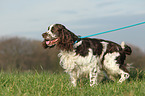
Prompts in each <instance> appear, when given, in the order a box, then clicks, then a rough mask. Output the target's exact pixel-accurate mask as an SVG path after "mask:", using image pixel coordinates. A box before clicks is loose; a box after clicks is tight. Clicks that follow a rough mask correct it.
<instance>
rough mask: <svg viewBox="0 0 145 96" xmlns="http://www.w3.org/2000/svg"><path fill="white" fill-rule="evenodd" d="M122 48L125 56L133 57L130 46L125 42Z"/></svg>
mask: <svg viewBox="0 0 145 96" xmlns="http://www.w3.org/2000/svg"><path fill="white" fill-rule="evenodd" d="M121 47H122V49H123V52H124V53H125V54H127V55H131V53H132V50H131V48H130V47H129V46H128V45H126V44H125V42H124V41H123V42H122V43H121Z"/></svg>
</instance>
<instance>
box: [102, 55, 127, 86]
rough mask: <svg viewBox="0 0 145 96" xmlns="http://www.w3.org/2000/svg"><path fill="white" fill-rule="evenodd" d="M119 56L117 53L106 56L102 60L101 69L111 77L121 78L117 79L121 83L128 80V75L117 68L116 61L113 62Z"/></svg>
mask: <svg viewBox="0 0 145 96" xmlns="http://www.w3.org/2000/svg"><path fill="white" fill-rule="evenodd" d="M119 55H120V54H119V52H114V53H108V54H106V55H105V58H104V66H103V68H104V70H106V72H107V74H108V75H109V76H111V77H112V76H116V75H120V76H121V78H120V79H119V82H120V83H122V82H123V81H125V80H126V79H128V78H129V74H128V73H126V72H124V71H123V70H122V69H120V68H119V64H117V61H116V60H115V59H116V58H117V57H118V56H119Z"/></svg>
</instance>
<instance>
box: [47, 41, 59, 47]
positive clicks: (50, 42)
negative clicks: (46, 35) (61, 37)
mask: <svg viewBox="0 0 145 96" xmlns="http://www.w3.org/2000/svg"><path fill="white" fill-rule="evenodd" d="M57 41H58V39H54V40H51V41H48V40H46V44H47V46H53V45H56V44H57Z"/></svg>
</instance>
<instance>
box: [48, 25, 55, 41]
mask: <svg viewBox="0 0 145 96" xmlns="http://www.w3.org/2000/svg"><path fill="white" fill-rule="evenodd" d="M54 25H55V24H52V25H50V28H49V30H48V31H47V33H48V34H49V35H50V36H51V37H53V38H56V35H55V34H53V33H52V32H51V29H52V27H53V26H54ZM47 39H49V37H48V38H47Z"/></svg>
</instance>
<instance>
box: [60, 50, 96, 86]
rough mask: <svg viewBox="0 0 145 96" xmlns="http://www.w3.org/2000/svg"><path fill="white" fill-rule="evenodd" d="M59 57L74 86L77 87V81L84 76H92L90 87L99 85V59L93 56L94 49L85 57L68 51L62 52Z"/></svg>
mask: <svg viewBox="0 0 145 96" xmlns="http://www.w3.org/2000/svg"><path fill="white" fill-rule="evenodd" d="M58 56H59V57H60V65H61V66H62V68H64V69H65V71H66V72H67V73H69V74H70V77H71V82H72V84H73V86H76V85H77V79H78V78H80V77H81V76H82V75H83V74H90V83H91V84H90V86H93V85H94V84H96V83H97V80H96V79H97V72H96V71H98V70H97V69H98V64H97V62H98V59H97V57H96V56H94V55H93V51H92V49H89V53H88V55H87V56H85V57H82V56H80V55H76V53H75V52H67V51H61V52H60V53H59V54H58Z"/></svg>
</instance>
